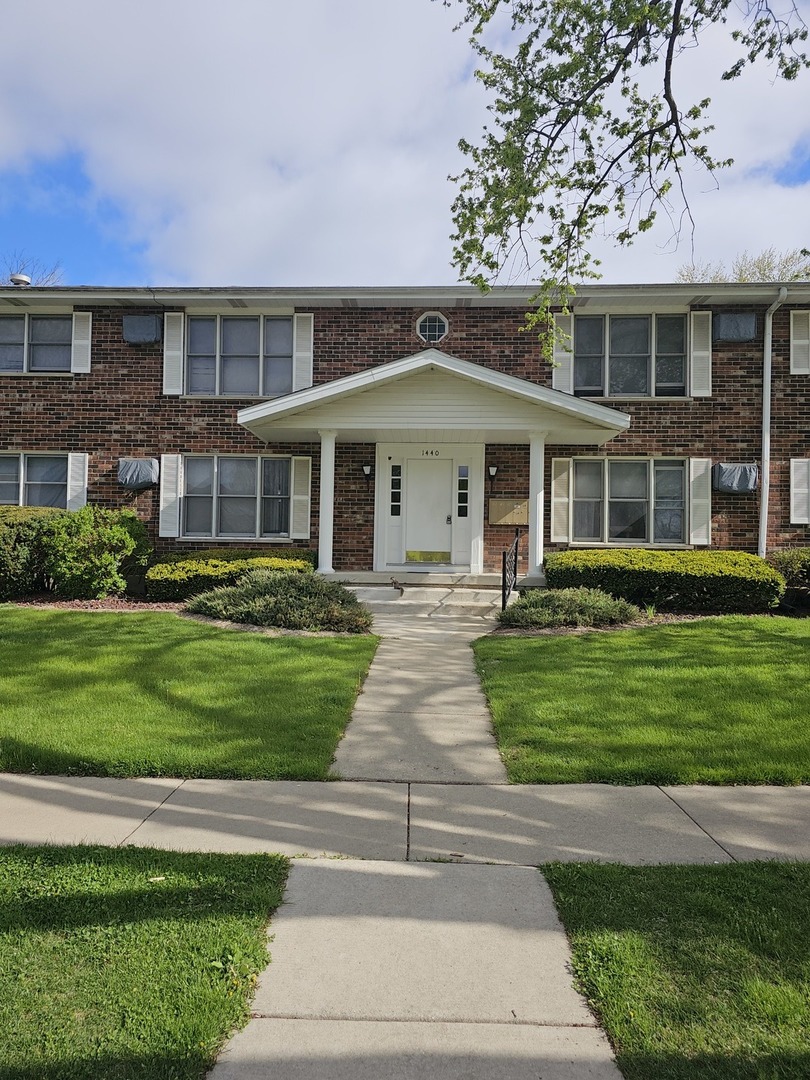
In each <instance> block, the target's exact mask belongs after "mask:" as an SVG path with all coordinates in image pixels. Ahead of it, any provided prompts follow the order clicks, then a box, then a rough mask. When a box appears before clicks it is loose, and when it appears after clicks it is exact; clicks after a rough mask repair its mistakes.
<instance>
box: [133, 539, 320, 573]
mask: <svg viewBox="0 0 810 1080" xmlns="http://www.w3.org/2000/svg"><path fill="white" fill-rule="evenodd" d="M267 558H272V559H295V560H303V561H305V562H308V563H309V564H310V566H311V567H312V569H313V570H314V569H315V568H316V567H317V565H318V552H317V551H313V550H312V549H311V548H294V547H289V548H287V547H276V546H275V545H273V547H271V548H266V547H261V548H235V547H221V548H183V549H181V550H178V551H171V552H168V553H167V554H165V555H159V556H158V557H157V558H156V559H154V560H153V562H154V565H155V566H158V565H162V564H163V563H178V562H188V561H189V560H190V559H202V560H204V561H206V562H207V561H208V560H209V559H218V560H221V561H222V562H241V561H242V560H244V559H267Z"/></svg>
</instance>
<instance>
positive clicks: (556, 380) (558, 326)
mask: <svg viewBox="0 0 810 1080" xmlns="http://www.w3.org/2000/svg"><path fill="white" fill-rule="evenodd" d="M573 333H574V317H573V315H555V316H554V367H553V368H552V371H551V386H552V389H553V390H562V392H563V393H564V394H573V392H574V353H573V351H572V350H573V345H574V342H573V337H572V335H573Z"/></svg>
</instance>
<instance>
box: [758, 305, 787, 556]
mask: <svg viewBox="0 0 810 1080" xmlns="http://www.w3.org/2000/svg"><path fill="white" fill-rule="evenodd" d="M787 294H788V291H787V289H786V288H785V286H784V285H783V286H782V287H781V288H780V290H779V296H778V297H777V298H776V300H774V302H773V303H772V304H771V306H770V307H769V308H768V310H767V311H766V312H765V343H764V346H763V355H762V463H761V472H762V488H761V491H760V499H759V544H758V545H757V554H758V555H759V556H760V558H762V559H764V558H765V553H766V551H767V549H768V499H769V497H770V493H771V368H772V366H773V313H774V312H775V311H776V309H777V308H780V307H781V306H782V304H784V302H785V300H787Z"/></svg>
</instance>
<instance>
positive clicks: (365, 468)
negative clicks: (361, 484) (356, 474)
mask: <svg viewBox="0 0 810 1080" xmlns="http://www.w3.org/2000/svg"><path fill="white" fill-rule="evenodd" d="M362 469H363V476H365V478H366V487H368V486H369V484H370V483H371V466H370V465H363V466H362Z"/></svg>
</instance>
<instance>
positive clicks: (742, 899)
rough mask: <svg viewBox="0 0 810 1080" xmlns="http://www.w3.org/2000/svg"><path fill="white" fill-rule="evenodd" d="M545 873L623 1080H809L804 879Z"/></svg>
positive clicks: (581, 869) (696, 870)
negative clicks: (799, 1079)
mask: <svg viewBox="0 0 810 1080" xmlns="http://www.w3.org/2000/svg"><path fill="white" fill-rule="evenodd" d="M543 872H544V874H545V876H546V878H547V880H548V882H549V884H550V886H551V888H552V891H553V893H554V898H555V900H556V902H557V907H558V909H559V911H560V916H561V918H562V921H563V924H564V925H565V928H566V930H567V931H568V934H569V936H570V938H571V943H572V948H573V955H574V970H575V973H576V976H577V978H578V981H579V983H580V985H581V987H582V989H583V990H584V992H585V994H586V995H587V997H588V999H589V1000H590V1002H591V1004H592V1007H593V1008H594V1010H595V1011H596V1013H597V1016H598V1017H599V1019H600V1021H601V1023H602V1024H603V1026H604V1028H605V1030H606V1031H607V1033H608V1035H609V1037H610V1039H611V1041H612V1043H613V1045H614V1047H615V1049H616V1052H617V1060H618V1063H619V1066H620V1068H621V1070H622V1072H623V1074H624V1076H625V1077H626V1078H627V1080H782V1078H784V1080H797V1078H798V1077H802V1076H810V1024H808V1016H810V938H808V935H807V925H808V921H810V866H808V865H807V864H790V863H787V864H784V863H783V864H778V863H747V864H736V865H729V866H689V867H686V866H656V867H642V868H639V867H626V866H598V865H595V864H567V865H562V864H552V865H550V866H546V867H543Z"/></svg>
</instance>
